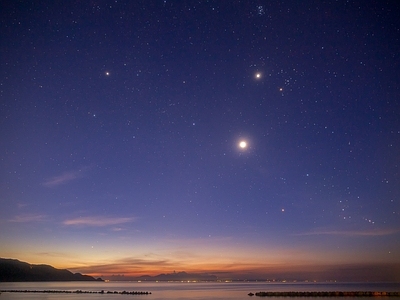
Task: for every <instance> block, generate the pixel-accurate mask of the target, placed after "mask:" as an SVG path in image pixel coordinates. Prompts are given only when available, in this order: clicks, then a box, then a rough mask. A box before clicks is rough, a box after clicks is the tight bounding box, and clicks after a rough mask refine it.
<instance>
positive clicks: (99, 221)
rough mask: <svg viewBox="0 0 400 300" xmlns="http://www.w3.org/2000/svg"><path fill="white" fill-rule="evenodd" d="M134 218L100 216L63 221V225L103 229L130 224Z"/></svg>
mask: <svg viewBox="0 0 400 300" xmlns="http://www.w3.org/2000/svg"><path fill="white" fill-rule="evenodd" d="M134 220H135V218H132V217H131V218H107V217H102V216H100V217H99V216H97V217H82V218H74V219H69V220H65V221H64V222H63V224H64V225H70V226H92V227H103V226H110V225H118V224H124V223H131V222H133V221H134Z"/></svg>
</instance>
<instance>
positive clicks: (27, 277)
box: [0, 258, 103, 282]
mask: <svg viewBox="0 0 400 300" xmlns="http://www.w3.org/2000/svg"><path fill="white" fill-rule="evenodd" d="M24 281H103V280H102V279H101V278H98V279H95V278H93V277H92V276H88V275H82V274H80V273H75V274H74V273H72V272H70V271H68V270H66V269H56V268H54V267H52V266H49V265H32V264H29V263H26V262H22V261H19V260H17V259H6V258H0V282H24Z"/></svg>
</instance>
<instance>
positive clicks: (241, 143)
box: [239, 141, 247, 149]
mask: <svg viewBox="0 0 400 300" xmlns="http://www.w3.org/2000/svg"><path fill="white" fill-rule="evenodd" d="M239 147H240V148H242V149H244V148H246V147H247V143H246V142H245V141H241V142H240V143H239Z"/></svg>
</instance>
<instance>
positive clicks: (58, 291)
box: [0, 290, 151, 295]
mask: <svg viewBox="0 0 400 300" xmlns="http://www.w3.org/2000/svg"><path fill="white" fill-rule="evenodd" d="M0 293H27V294H28V293H32V294H33V293H42V294H108V295H110V294H113V295H151V292H142V291H132V292H129V291H105V290H101V291H82V290H75V291H68V290H0Z"/></svg>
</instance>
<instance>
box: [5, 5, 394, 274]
mask: <svg viewBox="0 0 400 300" xmlns="http://www.w3.org/2000/svg"><path fill="white" fill-rule="evenodd" d="M399 8H400V5H399V4H398V3H397V2H396V1H303V2H301V3H299V2H298V1H276V2H271V1H261V0H259V1H252V0H249V1H172V0H166V1H83V2H82V1H70V2H53V1H39V2H30V1H15V2H12V1H8V2H5V3H2V4H1V9H0V10H1V47H0V51H1V54H0V57H1V58H0V59H1V68H0V72H1V76H0V80H1V81H0V99H1V101H0V104H1V110H0V112H1V127H0V130H1V132H0V134H1V140H0V151H1V157H0V158H1V160H0V163H1V165H0V174H1V178H0V197H1V198H0V205H1V207H0V208H1V209H0V224H1V228H2V229H3V230H1V232H0V243H1V245H2V246H1V248H0V256H2V257H13V258H19V259H22V260H26V261H29V262H32V263H51V264H53V265H55V266H59V267H68V268H76V270H79V271H84V272H86V273H91V274H100V275H107V274H117V273H118V274H127V275H140V274H155V273H161V272H171V271H173V270H183V271H191V272H209V273H214V274H224V276H227V275H226V274H228V273H230V275H229V276H237V277H240V276H247V277H251V276H258V277H260V276H261V277H264V278H267V277H268V276H270V277H271V276H275V275H276V274H278V273H279V274H281V273H283V274H284V275H285V276H288V277H290V276H292V275H293V274H294V273H293V272H294V271H296V272H300V273H302V272H303V273H302V275H299V274H300V273H299V274H298V273H296V276H299V277H301V278H303V279H304V278H307V279H313V278H311V277H312V276H314V277H315V278H317V277H318V276H320V273H323V272H322V271H321V270H323V271H324V272H325V274H328V275H326V277H329V276H330V277H329V278H328V279H336V277H335V276H336V273H335V272H333V271H332V270H331V269H329V268H330V266H332V265H336V266H339V267H340V266H343V268H345V267H348V266H349V265H351V266H355V267H354V268H355V269H357V268H358V270H363V271H362V272H363V273H364V275H365V268H366V269H367V270H368V269H369V270H372V268H368V266H370V265H374V266H375V267H376V266H378V267H379V268H384V267H386V266H387V265H391V267H390V268H389V271H388V272H387V273H388V274H389V275H388V274H386V275H385V276H386V277H384V278H383V277H382V278H375V279H383V280H400V279H399V277H398V275H396V273H397V274H398V271H399V269H400V260H399V257H400V242H399V241H400V239H399V237H400V218H399V213H400V206H399V200H400V176H399V167H400V152H399V149H400V118H399V113H400V107H399V105H400V100H399V99H400V91H399V83H400V75H399V74H400V72H399V71H400V70H399V69H400V67H399V53H400V40H399V37H400V22H399V21H398V15H399V12H400V10H399ZM240 141H246V143H247V146H246V147H245V148H240V147H239V143H240ZM290 269H291V270H293V272H292V273H290V271H289V270H290ZM316 270H317V271H316ZM329 270H331V271H332V272H331V273H329V272H328V271H329ZM335 270H336V269H335ZM306 272H314V273H312V274H313V275H310V274H309V273H307V274H306ZM318 272H319V273H318ZM370 273H371V274H370V276H371V277H370V278H369V279H371V278H372V279H374V278H373V274H372V273H373V272H372V271H371V272H370ZM232 274H233V275H232ZM243 274H245V275H243ZM290 274H291V275H290ZM317 274H319V275H317ZM354 274H355V275H354V277H353V278H352V279H358V278H357V274H359V273H357V272H356V273H354ZM293 276H294V275H293ZM368 276H369V275H368V272H367V276H366V278H367V277H368ZM396 276H397V277H396ZM361 279H365V278H361Z"/></svg>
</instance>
